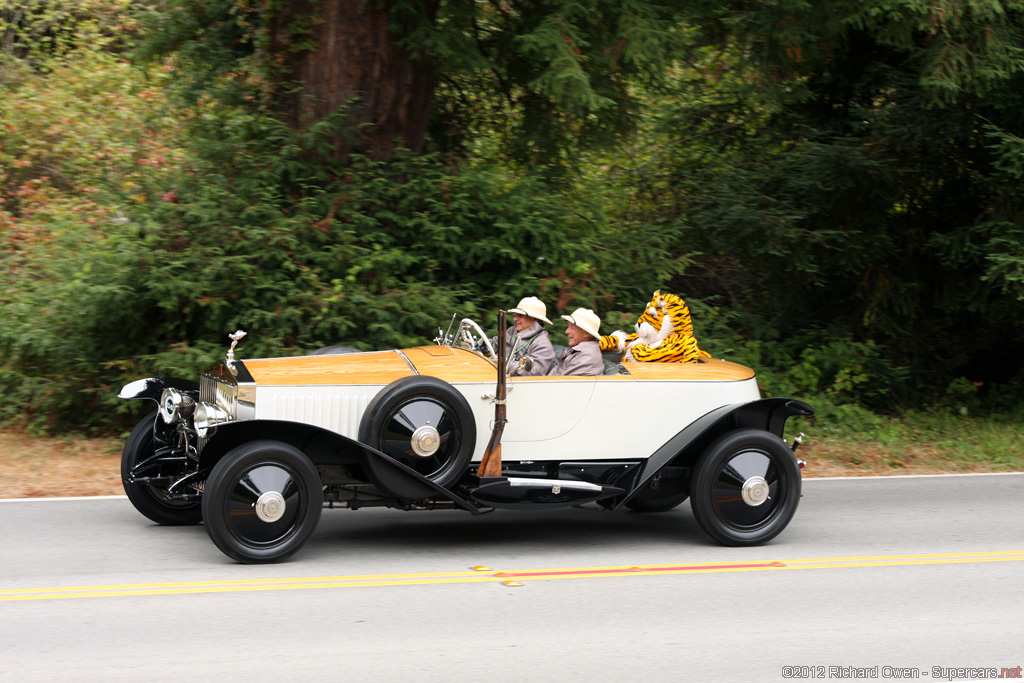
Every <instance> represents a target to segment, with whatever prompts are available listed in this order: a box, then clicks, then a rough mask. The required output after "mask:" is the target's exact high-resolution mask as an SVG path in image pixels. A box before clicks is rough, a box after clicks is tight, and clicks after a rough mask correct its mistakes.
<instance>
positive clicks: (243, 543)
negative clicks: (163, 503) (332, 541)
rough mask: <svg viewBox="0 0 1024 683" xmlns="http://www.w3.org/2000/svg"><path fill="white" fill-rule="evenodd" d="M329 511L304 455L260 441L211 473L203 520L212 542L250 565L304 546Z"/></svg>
mask: <svg viewBox="0 0 1024 683" xmlns="http://www.w3.org/2000/svg"><path fill="white" fill-rule="evenodd" d="M322 510H323V486H322V485H321V483H320V475H319V473H318V472H317V471H316V467H315V466H314V465H313V463H312V462H310V460H309V458H307V457H306V456H305V454H303V453H302V451H300V450H298V449H297V448H294V447H293V446H289V445H288V444H285V443H281V442H278V441H254V442H252V443H247V444H243V445H242V446H238V447H237V448H235V449H233V450H231V451H229V452H228V454H227V455H225V456H224V457H223V458H222V459H221V460H220V461H219V462H218V463H217V464H216V465H214V467H213V470H212V471H211V472H210V477H209V479H207V481H206V490H205V491H204V493H203V519H204V520H205V522H206V531H207V533H208V534H209V535H210V539H211V540H212V541H213V542H214V543H215V544H216V545H217V547H218V548H220V549H221V550H222V551H223V552H224V554H225V555H227V556H228V557H230V558H232V559H234V560H237V561H238V562H242V563H244V564H259V563H269V562H280V561H281V560H283V559H285V558H287V557H290V556H291V555H293V554H294V553H295V552H296V551H298V550H299V548H301V547H302V546H303V545H304V544H305V543H306V541H307V540H309V537H310V536H311V535H312V534H313V531H314V530H315V529H316V525H317V523H318V522H319V521H320V513H321V511H322Z"/></svg>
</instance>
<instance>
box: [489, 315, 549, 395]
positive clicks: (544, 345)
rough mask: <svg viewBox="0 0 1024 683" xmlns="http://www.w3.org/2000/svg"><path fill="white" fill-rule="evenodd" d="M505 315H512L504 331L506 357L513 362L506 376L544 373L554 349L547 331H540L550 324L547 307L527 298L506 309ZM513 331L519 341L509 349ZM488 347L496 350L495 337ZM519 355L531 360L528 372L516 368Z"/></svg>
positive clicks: (513, 335)
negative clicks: (508, 325)
mask: <svg viewBox="0 0 1024 683" xmlns="http://www.w3.org/2000/svg"><path fill="white" fill-rule="evenodd" d="M508 312H509V313H514V314H515V318H513V320H512V323H513V326H512V327H509V328H508V330H506V331H505V343H506V347H507V348H508V357H509V358H512V359H513V363H512V368H511V369H510V370H509V373H508V375H509V377H527V376H530V375H546V374H548V370H549V369H551V364H552V363H553V362H554V361H555V349H554V347H553V346H551V339H549V338H548V331H547V330H545V329H544V325H550V324H551V321H550V320H548V319H547V315H546V314H547V312H548V308H547V306H545V305H544V302H543V301H541V300H540V299H538V298H537V297H535V296H528V297H526V298H525V299H523V300H522V301H520V302H519V305H518V306H516V307H515V308H510V309H508ZM517 332H518V333H519V339H518V341H516V347H515V348H512V340H513V338H514V337H515V334H516V333H517ZM491 345H492V346H494V347H495V348H497V347H498V338H497V337H493V338H491ZM523 356H529V357H530V358H531V359H532V360H533V367H532V368H530V370H529V371H527V370H526V368H523V367H521V366H520V365H519V359H521V358H522V357H523Z"/></svg>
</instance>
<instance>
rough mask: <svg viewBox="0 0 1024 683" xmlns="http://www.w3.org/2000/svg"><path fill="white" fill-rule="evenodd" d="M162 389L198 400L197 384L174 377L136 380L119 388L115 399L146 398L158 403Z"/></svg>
mask: <svg viewBox="0 0 1024 683" xmlns="http://www.w3.org/2000/svg"><path fill="white" fill-rule="evenodd" d="M164 389H177V390H178V391H180V392H182V393H184V394H187V395H188V396H191V397H192V398H195V399H198V398H199V382H194V381H192V380H190V379H178V378H174V377H147V378H145V379H137V380H135V381H134V382H129V383H128V384H125V385H124V386H123V387H121V391H119V392H118V393H117V397H118V398H127V399H139V398H148V399H150V400H151V401H154V402H156V403H160V395H161V394H162V393H163V392H164Z"/></svg>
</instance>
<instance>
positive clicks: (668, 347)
mask: <svg viewBox="0 0 1024 683" xmlns="http://www.w3.org/2000/svg"><path fill="white" fill-rule="evenodd" d="M635 328H636V331H635V332H634V333H633V334H628V335H627V334H626V333H625V332H623V331H621V330H617V331H615V332H613V333H612V334H610V335H605V336H602V337H601V350H602V351H612V350H615V351H618V352H619V353H622V354H624V356H623V359H622V360H623V361H640V362H648V363H650V362H659V363H696V362H697V361H698V360H699V359H701V358H710V357H711V354H709V353H708V352H706V351H704V350H702V349H701V348H700V347H698V346H697V339H696V337H694V336H693V321H692V320H691V319H690V309H689V307H688V306H687V305H686V302H685V301H683V300H682V299H681V298H680V297H678V296H676V295H675V294H662V293H661V292H660V291H657V292H655V293H654V296H653V297H652V298H651V301H650V303H648V305H647V307H646V308H645V309H644V312H643V314H642V315H641V316H640V318H639V319H638V320H637V322H636V325H635Z"/></svg>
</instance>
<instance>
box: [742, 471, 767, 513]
mask: <svg viewBox="0 0 1024 683" xmlns="http://www.w3.org/2000/svg"><path fill="white" fill-rule="evenodd" d="M768 491H769V489H768V482H767V481H765V478H764V477H751V478H750V479H747V480H746V481H745V482H743V490H742V495H743V502H744V503H746V504H747V505H750V506H752V507H757V506H758V505H760V504H762V503H763V502H765V501H766V500H768Z"/></svg>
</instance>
